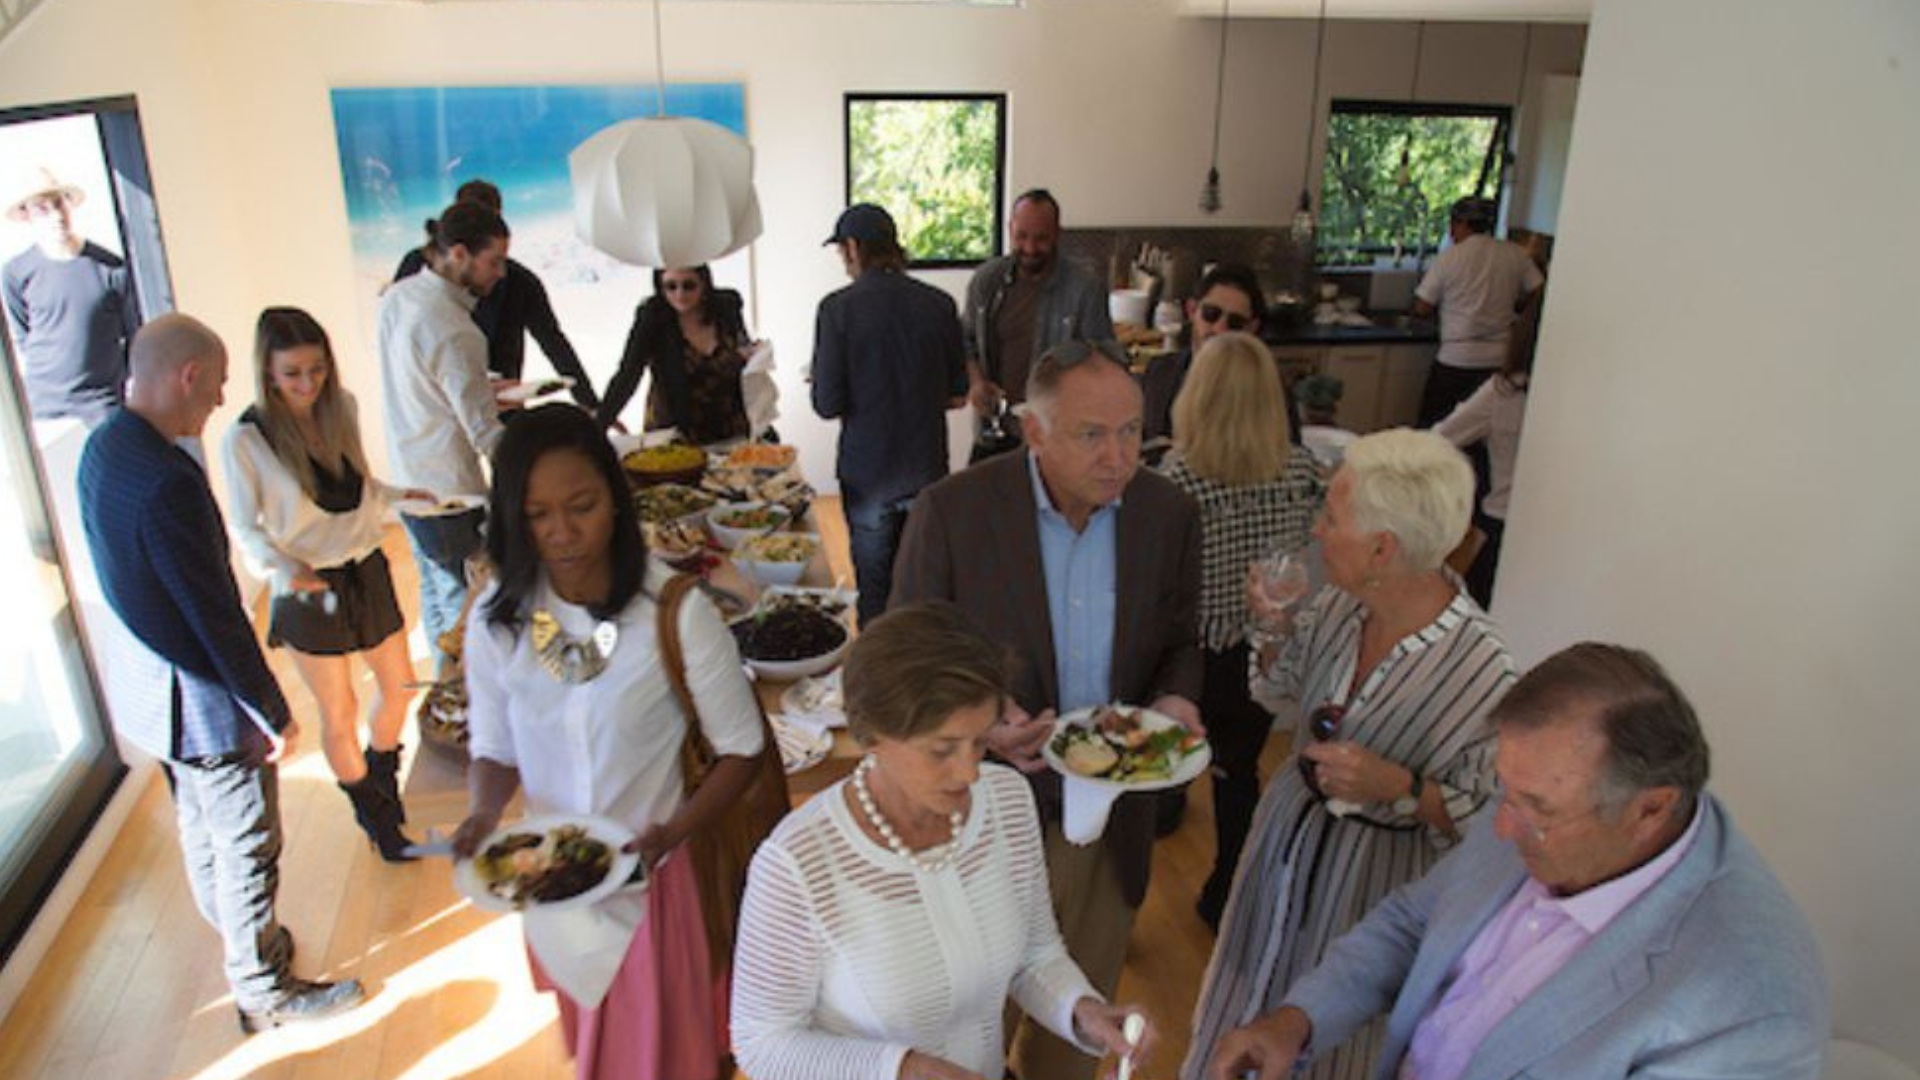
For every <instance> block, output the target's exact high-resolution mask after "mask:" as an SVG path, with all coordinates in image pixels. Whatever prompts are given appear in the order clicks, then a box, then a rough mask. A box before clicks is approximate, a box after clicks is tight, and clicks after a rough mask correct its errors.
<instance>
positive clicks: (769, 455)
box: [725, 442, 799, 472]
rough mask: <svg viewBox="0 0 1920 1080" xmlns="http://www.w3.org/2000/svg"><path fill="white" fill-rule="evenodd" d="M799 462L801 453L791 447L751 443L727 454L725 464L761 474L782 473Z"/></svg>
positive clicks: (743, 444) (742, 444) (741, 445)
mask: <svg viewBox="0 0 1920 1080" xmlns="http://www.w3.org/2000/svg"><path fill="white" fill-rule="evenodd" d="M797 460H799V453H798V451H796V450H795V449H794V448H793V447H791V446H782V445H781V444H779V443H763V442H750V443H741V444H740V445H739V446H736V447H734V448H733V450H732V451H731V452H729V453H728V454H727V457H726V461H725V464H726V465H728V466H730V467H733V468H748V469H757V470H759V471H761V472H780V471H781V470H783V469H790V468H792V467H793V463H794V462H795V461H797Z"/></svg>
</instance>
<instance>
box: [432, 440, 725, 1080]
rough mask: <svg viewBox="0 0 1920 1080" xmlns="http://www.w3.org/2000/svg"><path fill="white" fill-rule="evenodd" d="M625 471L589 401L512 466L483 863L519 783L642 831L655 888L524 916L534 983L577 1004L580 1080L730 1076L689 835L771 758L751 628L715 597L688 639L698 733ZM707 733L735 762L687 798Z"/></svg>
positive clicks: (477, 664) (477, 696) (479, 686)
mask: <svg viewBox="0 0 1920 1080" xmlns="http://www.w3.org/2000/svg"><path fill="white" fill-rule="evenodd" d="M626 484H627V482H626V479H625V477H624V476H623V475H622V474H621V470H620V463H619V461H618V460H617V459H616V458H615V456H614V453H613V449H612V447H611V446H609V445H608V443H607V439H606V437H605V435H604V434H603V433H602V431H601V429H600V427H599V426H598V425H597V424H595V423H594V421H593V419H592V418H591V417H589V416H587V414H586V413H584V412H581V411H580V410H579V409H577V408H575V407H573V406H572V405H545V406H541V407H539V408H535V409H529V410H527V412H526V413H524V414H523V415H521V416H520V417H518V418H516V419H515V420H514V422H513V423H512V424H510V425H508V427H507V432H506V435H505V437H504V438H502V439H501V442H500V451H499V453H498V455H496V457H495V458H494V480H493V495H492V505H491V506H490V508H489V514H488V520H489V521H490V522H491V525H490V526H489V529H488V532H487V553H488V555H490V556H491V557H492V559H493V563H494V566H495V568H496V576H495V580H494V583H493V585H492V586H491V587H489V589H488V591H487V592H486V593H485V594H484V595H482V596H481V597H480V598H479V600H478V601H477V602H476V606H475V609H474V616H473V617H472V618H470V619H469V620H468V623H467V644H466V649H465V656H466V665H465V666H466V673H467V675H466V677H467V696H468V714H467V715H468V723H469V727H470V732H471V740H470V744H469V750H470V752H471V754H472V759H473V760H472V766H471V769H472V771H471V773H470V774H469V786H470V790H471V792H472V806H471V810H470V812H469V815H468V817H467V819H466V820H465V821H464V822H462V823H461V825H460V828H459V831H458V832H456V833H455V834H454V847H455V850H456V851H458V852H460V853H461V854H462V855H471V854H472V853H473V851H474V850H475V848H476V847H477V846H478V844H479V843H480V841H481V840H483V839H484V838H485V837H486V836H487V835H488V834H489V833H491V832H492V831H493V830H494V829H495V828H496V827H497V826H498V825H499V822H500V814H501V812H502V811H503V810H504V809H505V808H506V805H507V803H508V801H509V800H510V799H511V798H512V797H513V794H514V792H515V790H516V789H525V791H526V802H527V810H528V812H530V813H536V814H544V813H565V814H594V815H598V816H601V817H606V818H611V819H613V820H614V821H618V822H620V823H622V824H624V825H626V826H627V827H629V828H631V829H632V830H633V832H634V833H635V836H636V840H635V841H634V843H633V847H634V848H635V849H636V850H638V851H639V852H640V858H641V862H642V864H643V865H644V866H645V867H646V869H647V875H646V876H647V879H648V886H647V888H646V889H644V890H640V889H623V890H620V891H617V892H615V893H613V894H612V895H611V896H609V897H607V898H606V899H604V900H601V901H600V902H598V903H596V904H594V905H593V906H591V907H588V908H584V909H574V910H568V911H539V910H534V911H530V912H528V913H527V914H526V915H525V916H524V917H523V920H522V925H523V926H524V928H525V931H526V934H527V945H528V952H529V954H530V956H531V959H532V965H533V972H534V981H535V983H536V985H538V986H540V987H541V988H543V989H551V990H554V991H557V992H558V993H559V995H560V1018H561V1028H562V1034H563V1035H564V1036H565V1037H566V1041H567V1049H568V1051H569V1052H570V1053H571V1054H572V1055H573V1056H574V1064H575V1071H576V1074H577V1075H578V1076H579V1077H581V1080H655V1078H658V1080H711V1078H713V1077H716V1076H719V1075H723V1074H722V1073H721V1072H720V1066H721V1059H722V1058H723V1057H724V1055H725V1054H726V1053H727V1046H728V1041H727V1032H726V1019H727V1018H726V1005H725V1002H726V993H725V990H726V980H727V972H726V970H725V969H724V967H723V966H717V965H716V963H715V962H714V960H713V959H712V956H711V950H710V949H709V943H708V939H707V932H706V926H705V921H704V917H703V915H702V897H701V894H700V886H699V884H698V883H697V881H696V879H695V873H694V866H693V862H692V859H691V857H690V855H689V854H688V852H687V851H686V850H685V849H684V847H683V845H684V843H685V842H686V841H687V840H688V839H689V838H691V837H693V836H695V835H697V834H699V833H700V832H701V831H702V830H703V829H706V828H707V827H709V826H710V825H712V824H713V823H714V822H715V820H716V819H717V818H718V817H719V815H720V813H721V811H722V810H723V809H724V808H726V807H727V806H728V805H729V804H731V803H733V802H734V801H735V800H736V799H738V798H740V797H741V795H742V793H743V792H744V791H745V790H746V788H747V785H748V782H749V781H750V779H751V778H752V775H753V769H754V761H753V757H754V755H756V754H758V753H759V751H760V749H761V746H762V741H761V740H762V736H761V720H760V713H759V710H758V708H757V707H756V705H755V703H754V700H753V688H752V687H751V686H750V685H748V683H747V680H746V677H745V675H744V674H743V673H742V671H741V667H740V657H739V653H738V652H737V651H736V650H735V648H734V643H733V635H732V634H731V633H730V632H729V631H728V630H727V627H726V624H725V623H724V622H722V621H721V618H720V613H719V612H718V610H716V609H715V608H714V607H713V605H712V604H711V603H710V602H708V601H707V600H706V599H705V598H704V597H703V596H701V595H699V594H698V593H694V594H690V595H688V596H687V597H686V599H685V600H684V601H683V602H682V603H681V604H680V607H679V614H678V622H677V623H676V626H677V629H678V635H679V639H680V643H681V646H682V655H683V656H684V663H685V671H686V681H687V685H688V688H689V689H690V690H691V693H692V697H693V700H694V702H695V704H696V705H697V711H698V713H699V717H698V719H697V721H695V720H693V719H692V718H688V717H683V716H682V714H681V712H680V708H679V706H678V704H676V701H675V697H674V693H673V689H672V684H671V683H670V681H669V675H668V673H667V671H666V670H665V669H664V668H663V666H662V664H663V661H662V656H661V650H660V641H659V640H658V638H657V636H656V619H657V618H658V611H657V609H656V606H655V597H656V596H658V595H659V592H660V588H661V587H662V586H663V585H665V584H666V581H667V578H666V576H665V572H664V571H652V570H650V569H649V565H650V564H649V562H648V560H647V557H646V547H645V542H644V541H643V540H642V539H641V535H640V523H639V519H638V515H636V514H635V512H634V507H633V500H632V499H630V498H628V497H627V486H626ZM693 722H697V723H699V725H700V729H701V731H702V732H703V733H704V734H705V736H706V738H707V741H708V742H709V743H710V744H711V745H712V747H713V749H714V752H715V753H716V754H717V755H719V757H718V761H717V764H715V765H714V767H713V768H712V769H711V770H710V771H709V772H708V773H707V775H706V778H705V779H704V780H703V781H702V782H701V783H700V785H699V787H698V788H696V789H695V790H694V791H693V792H692V793H690V794H686V795H684V796H683V786H682V785H683V778H682V775H681V766H680V757H679V755H677V754H675V753H674V752H673V748H674V747H676V746H678V745H679V744H680V742H681V740H682V738H684V737H685V735H686V733H687V728H688V724H689V723H693Z"/></svg>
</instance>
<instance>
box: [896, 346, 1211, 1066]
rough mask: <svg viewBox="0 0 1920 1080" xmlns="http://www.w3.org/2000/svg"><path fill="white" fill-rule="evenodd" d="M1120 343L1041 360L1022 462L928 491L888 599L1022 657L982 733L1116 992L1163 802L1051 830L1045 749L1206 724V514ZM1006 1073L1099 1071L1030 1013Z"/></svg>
mask: <svg viewBox="0 0 1920 1080" xmlns="http://www.w3.org/2000/svg"><path fill="white" fill-rule="evenodd" d="M1125 359H1126V354H1125V352H1124V351H1123V350H1122V349H1121V348H1120V346H1119V345H1118V344H1117V343H1115V342H1113V341H1099V342H1086V341H1069V342H1065V343H1063V344H1061V345H1059V346H1056V347H1055V348H1053V349H1052V350H1050V351H1049V352H1047V353H1046V354H1045V355H1044V356H1042V357H1041V358H1040V361H1039V362H1038V363H1037V364H1035V365H1034V369H1033V373H1032V374H1031V375H1030V376H1029V377H1028V381H1027V386H1026V402H1027V407H1026V412H1025V415H1024V416H1023V417H1022V418H1021V423H1022V426H1023V428H1024V433H1025V436H1026V443H1027V450H1026V452H1025V453H1009V454H1003V455H1000V456H999V457H995V458H993V459H992V460H989V461H985V462H982V463H980V464H979V465H976V466H974V467H973V468H970V469H967V470H966V471H965V472H961V473H957V474H955V475H953V476H950V477H947V478H946V479H945V480H942V481H940V482H939V483H937V484H935V485H933V486H932V487H929V488H927V489H926V490H925V491H923V492H921V493H920V497H919V498H918V499H917V500H916V501H915V502H914V504H913V508H912V510H911V511H910V512H909V513H908V515H907V529H906V535H905V537H904V538H903V539H902V541H901V546H900V554H899V558H898V560H897V562H896V563H895V568H894V581H893V596H892V599H891V603H892V604H894V605H900V604H908V603H912V602H915V601H919V600H947V601H950V602H952V603H955V604H958V605H959V606H960V608H961V609H962V610H963V611H965V612H966V614H967V615H968V617H969V618H971V619H972V620H973V622H974V623H975V625H977V626H978V627H979V628H980V629H981V630H982V631H984V632H985V633H986V634H987V635H988V636H990V637H992V638H993V639H994V640H996V641H1002V642H1005V643H1007V644H1008V645H1009V646H1010V647H1011V648H1012V650H1013V652H1014V654H1015V655H1016V656H1017V657H1018V660H1019V663H1018V665H1017V672H1016V675H1015V678H1014V682H1013V686H1012V688H1011V690H1012V692H1011V695H1010V697H1011V699H1012V700H1011V701H1010V702H1009V703H1008V706H1007V710H1006V714H1005V715H1004V716H1003V717H1002V718H1001V721H1000V722H999V723H998V724H996V725H994V726H993V727H992V728H989V729H988V732H987V742H988V745H989V748H990V750H991V752H992V753H993V754H994V756H995V757H996V758H997V759H999V760H1001V761H1003V762H1006V763H1007V764H1009V765H1012V766H1013V767H1015V768H1017V769H1020V770H1021V771H1022V772H1025V773H1027V774H1028V777H1029V779H1030V780H1031V781H1032V783H1033V786H1034V796H1035V800H1036V802H1037V803H1038V805H1039V809H1040V817H1041V822H1042V826H1043V829H1044V833H1045V838H1046V850H1047V873H1048V877H1049V879H1050V880H1051V882H1052V888H1053V895H1054V901H1055V911H1056V915H1057V917H1058V918H1059V922H1060V932H1061V937H1062V939H1063V940H1064V941H1065V943H1066V946H1067V951H1068V953H1069V954H1071V955H1072V956H1073V958H1074V960H1075V961H1077V962H1078V963H1079V965H1080V968H1081V970H1082V971H1084V972H1086V974H1087V978H1088V979H1090V980H1091V981H1092V982H1093V984H1094V986H1095V987H1096V988H1098V989H1099V990H1100V992H1101V993H1103V994H1107V995H1111V994H1112V993H1113V991H1114V989H1115V988H1116V987H1117V985H1118V983H1119V979H1120V969H1121V966H1122V965H1123V963H1124V961H1125V959H1126V950H1127V940H1128V938H1129V937H1130V936H1131V934H1132V932H1133V920H1134V914H1135V912H1136V911H1137V910H1138V908H1139V905H1140V901H1141V900H1142V899H1143V898H1144V897H1145V895H1146V888H1147V877H1148V873H1149V870H1150V859H1151V856H1152V851H1153V825H1154V809H1155V802H1154V800H1153V798H1152V797H1150V796H1144V795H1129V796H1126V797H1124V798H1122V799H1121V800H1120V801H1119V802H1118V803H1116V804H1115V805H1114V807H1113V811H1112V814H1111V815H1110V816H1109V818H1108V820H1107V826H1106V831H1105V833H1104V835H1103V836H1102V837H1100V838H1098V839H1095V840H1094V841H1092V842H1091V843H1088V844H1085V845H1080V844H1075V843H1072V842H1070V841H1068V840H1067V839H1066V838H1065V836H1064V835H1063V833H1062V831H1061V805H1062V802H1061V799H1062V795H1061V787H1060V778H1059V776H1057V775H1055V774H1054V773H1052V772H1051V771H1050V770H1048V768H1047V766H1046V764H1045V762H1044V760H1043V759H1042V757H1041V748H1042V746H1043V745H1044V744H1045V743H1046V741H1047V739H1048V738H1049V737H1051V735H1052V734H1053V727H1054V717H1055V714H1056V713H1065V712H1068V711H1071V710H1073V709H1079V708H1084V707H1088V706H1094V705H1103V704H1106V703H1108V702H1129V703H1133V704H1137V705H1149V706H1151V707H1152V708H1154V709H1156V710H1158V711H1160V712H1163V713H1166V714H1167V715H1170V716H1173V717H1174V718H1176V719H1178V720H1180V721H1182V722H1183V723H1185V724H1186V725H1187V726H1188V727H1189V728H1191V729H1193V730H1195V731H1199V730H1200V722H1199V720H1200V718H1199V710H1198V708H1197V707H1196V706H1195V704H1194V702H1196V701H1198V700H1199V694H1200V683H1201V671H1202V666H1201V658H1200V648H1199V632H1198V622H1199V615H1198V612H1199V603H1200V516H1199V511H1198V509H1197V508H1196V507H1195V506H1194V503H1193V500H1192V499H1191V498H1189V497H1188V496H1187V495H1186V494H1185V493H1184V492H1182V491H1181V490H1180V489H1179V488H1177V487H1175V486H1174V484H1173V482H1172V481H1170V480H1167V479H1166V478H1164V477H1162V476H1160V475H1159V474H1157V473H1154V472H1151V471H1149V470H1143V469H1141V468H1140V408H1141V405H1140V388H1139V386H1138V385H1137V384H1136V383H1135V382H1134V380H1133V376H1132V374H1131V373H1129V372H1128V370H1127V368H1126V365H1125ZM1010 1060H1011V1061H1012V1063H1013V1066H1012V1067H1013V1070H1014V1071H1015V1072H1017V1073H1018V1074H1019V1075H1020V1076H1023V1077H1036V1078H1045V1080H1087V1078H1090V1077H1091V1076H1092V1075H1093V1068H1094V1065H1095V1062H1094V1060H1093V1059H1091V1058H1089V1057H1087V1056H1086V1055H1085V1054H1083V1053H1081V1052H1080V1051H1079V1050H1077V1049H1075V1048H1074V1047H1072V1046H1070V1045H1068V1044H1067V1043H1065V1042H1063V1041H1061V1040H1059V1039H1057V1038H1055V1037H1054V1036H1052V1035H1050V1034H1047V1033H1046V1032H1044V1031H1043V1030H1042V1029H1041V1028H1040V1027H1039V1026H1038V1025H1036V1024H1034V1023H1032V1022H1030V1021H1023V1022H1022V1024H1021V1026H1020V1028H1019V1030H1018V1032H1017V1033H1016V1034H1015V1036H1014V1042H1013V1048H1012V1052H1011V1054H1010Z"/></svg>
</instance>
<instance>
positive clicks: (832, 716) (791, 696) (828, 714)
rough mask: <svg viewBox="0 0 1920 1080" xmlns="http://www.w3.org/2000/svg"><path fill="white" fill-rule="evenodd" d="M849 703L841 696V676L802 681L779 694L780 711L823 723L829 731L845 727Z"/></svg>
mask: <svg viewBox="0 0 1920 1080" xmlns="http://www.w3.org/2000/svg"><path fill="white" fill-rule="evenodd" d="M846 707H847V705H846V699H845V698H844V697H843V696H842V695H841V692H840V672H838V671H831V672H828V673H827V674H825V675H814V676H809V677H807V678H804V679H801V680H800V681H798V682H796V683H794V684H793V685H792V686H789V687H787V688H786V690H784V691H782V692H781V694H780V711H781V712H782V713H786V714H793V715H797V716H810V717H815V718H816V719H819V720H824V721H825V722H826V723H827V726H828V727H845V726H846V723H847V714H846Z"/></svg>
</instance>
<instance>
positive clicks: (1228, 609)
mask: <svg viewBox="0 0 1920 1080" xmlns="http://www.w3.org/2000/svg"><path fill="white" fill-rule="evenodd" d="M1161 471H1162V472H1164V473H1165V474H1166V477H1167V479H1169V480H1171V481H1173V482H1174V483H1175V484H1177V485H1178V486H1179V487H1180V490H1182V491H1184V492H1186V493H1187V494H1188V495H1191V496H1193V501H1194V502H1196V503H1198V504H1199V505H1200V529H1201V541H1200V552H1201V567H1202V568H1201V587H1200V640H1201V643H1202V644H1204V645H1205V646H1206V647H1207V648H1209V649H1211V650H1213V651H1214V652H1225V651H1226V650H1228V649H1230V648H1232V647H1233V646H1235V645H1238V644H1239V643H1240V642H1241V641H1243V640H1245V638H1246V635H1247V592H1246V589H1247V567H1248V566H1249V565H1250V564H1252V563H1254V562H1256V561H1258V560H1260V559H1263V558H1265V557H1266V556H1268V555H1270V554H1272V553H1273V552H1275V551H1276V550H1277V551H1287V552H1291V551H1299V550H1300V549H1302V548H1304V547H1306V546H1307V540H1308V538H1309V536H1308V534H1309V532H1310V531H1311V530H1312V528H1313V519H1314V518H1315V517H1316V516H1317V515H1318V514H1319V513H1320V504H1321V503H1323V502H1325V501H1326V498H1327V481H1326V478H1325V477H1324V476H1323V475H1322V474H1321V472H1320V467H1319V465H1318V464H1317V463H1315V461H1314V459H1313V455H1312V454H1310V453H1308V452H1306V451H1305V450H1302V449H1301V448H1300V447H1297V446H1296V447H1293V448H1292V456H1291V457H1289V458H1288V459H1287V467H1286V469H1285V471H1283V472H1282V473H1281V474H1280V476H1279V477H1278V478H1277V479H1273V480H1268V481H1266V482H1265V483H1260V484H1243V485H1240V486H1238V487H1229V486H1227V485H1226V484H1220V483H1216V482H1214V481H1212V480H1206V479H1202V478H1201V477H1199V476H1196V475H1194V473H1193V470H1191V469H1189V468H1187V463H1186V462H1185V461H1183V460H1182V459H1181V458H1180V455H1179V452H1178V451H1175V452H1173V453H1170V454H1168V455H1167V460H1166V462H1165V464H1163V465H1162V466H1161Z"/></svg>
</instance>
